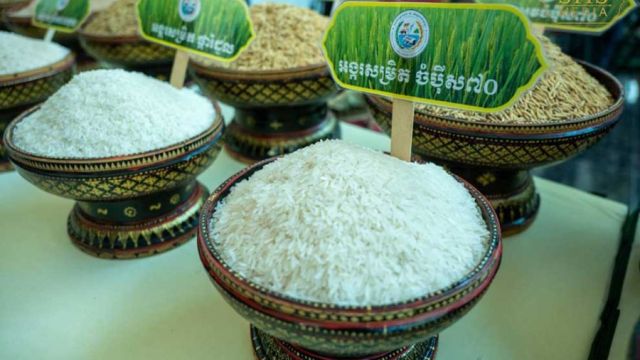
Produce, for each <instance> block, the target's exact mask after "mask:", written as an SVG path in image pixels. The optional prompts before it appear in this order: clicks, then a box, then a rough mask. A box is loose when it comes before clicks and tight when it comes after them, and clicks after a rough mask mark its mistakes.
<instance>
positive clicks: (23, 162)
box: [4, 102, 224, 174]
mask: <svg viewBox="0 0 640 360" xmlns="http://www.w3.org/2000/svg"><path fill="white" fill-rule="evenodd" d="M212 104H213V107H214V110H215V118H214V120H213V122H212V124H211V125H210V126H209V127H208V128H207V129H206V130H204V131H203V132H201V133H200V134H198V135H196V136H194V137H192V138H190V139H187V140H184V141H181V142H179V143H177V144H173V145H169V146H166V147H164V148H160V149H156V150H152V151H147V152H142V153H137V154H129V155H121V156H112V157H103V158H91V159H83V158H51V157H44V156H39V155H35V154H32V153H29V152H27V151H23V150H21V149H19V148H18V147H17V146H16V145H15V144H14V143H13V131H14V129H15V127H16V126H17V124H19V123H20V121H22V120H23V119H24V118H26V117H27V116H29V115H30V114H32V113H33V112H35V111H37V110H38V109H39V108H40V106H35V107H33V108H31V109H29V110H27V111H25V112H24V113H22V114H21V115H20V116H18V117H17V118H16V119H14V120H13V121H11V123H10V124H9V125H8V126H7V128H6V130H5V133H4V144H5V147H6V149H7V152H8V154H9V158H10V159H11V160H12V161H13V162H14V163H16V164H17V165H19V166H26V167H28V168H31V169H37V170H41V171H47V172H56V173H66V174H94V173H95V174H100V173H106V172H114V171H122V170H132V169H133V170H134V171H136V170H139V169H143V168H144V169H148V168H150V167H153V166H156V165H158V164H162V163H166V162H168V161H171V160H174V159H177V158H180V157H182V156H184V155H185V154H187V153H190V152H193V151H195V150H198V149H199V148H201V147H203V146H205V145H207V144H209V143H210V142H211V141H218V140H219V139H220V137H221V136H222V132H223V130H224V119H223V117H222V111H221V110H220V106H219V105H218V103H217V102H212Z"/></svg>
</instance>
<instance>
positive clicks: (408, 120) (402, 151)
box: [391, 99, 414, 161]
mask: <svg viewBox="0 0 640 360" xmlns="http://www.w3.org/2000/svg"><path fill="white" fill-rule="evenodd" d="M413 113H414V103H413V102H412V101H406V100H400V99H393V113H392V119H391V155H392V156H395V157H397V158H398V159H400V160H404V161H411V144H412V142H413Z"/></svg>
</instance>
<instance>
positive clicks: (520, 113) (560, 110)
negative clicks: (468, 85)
mask: <svg viewBox="0 0 640 360" xmlns="http://www.w3.org/2000/svg"><path fill="white" fill-rule="evenodd" d="M539 38H540V41H541V42H542V45H543V48H544V51H545V56H546V58H547V60H548V62H549V65H550V68H549V69H548V70H547V71H546V72H545V73H544V74H543V75H542V77H541V79H540V80H539V81H538V83H537V84H536V85H535V87H534V88H533V89H531V90H529V91H528V92H527V93H525V94H524V95H522V97H521V98H520V99H519V100H517V101H516V102H515V103H514V104H513V106H511V107H509V108H507V109H506V110H503V111H499V112H496V113H480V112H475V111H468V110H456V109H451V108H445V107H440V106H434V105H427V104H417V106H416V109H417V110H421V111H424V112H427V113H430V114H434V115H440V116H449V117H455V118H457V119H462V120H468V121H471V122H485V123H487V122H488V123H498V124H544V123H554V122H565V121H571V120H575V119H579V118H582V117H585V116H590V115H594V114H597V113H599V112H601V111H603V110H606V109H607V108H608V107H610V106H611V105H612V104H613V102H614V100H613V97H612V96H611V94H610V93H609V91H608V90H607V89H606V88H605V87H604V86H603V85H602V84H600V83H599V82H598V80H596V79H595V78H593V77H592V76H591V75H589V74H588V73H587V72H586V71H585V70H584V68H583V67H582V66H580V65H579V64H578V63H576V62H575V61H574V60H573V59H572V58H571V57H569V56H568V55H566V54H564V53H563V52H562V50H561V49H560V47H558V46H557V45H555V44H554V43H552V42H551V40H549V39H548V38H546V37H544V36H540V37H539Z"/></svg>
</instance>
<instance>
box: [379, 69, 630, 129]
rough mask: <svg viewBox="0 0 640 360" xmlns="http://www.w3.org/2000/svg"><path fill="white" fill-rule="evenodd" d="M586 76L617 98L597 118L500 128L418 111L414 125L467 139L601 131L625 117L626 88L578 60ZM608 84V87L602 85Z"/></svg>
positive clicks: (385, 105) (383, 102)
mask: <svg viewBox="0 0 640 360" xmlns="http://www.w3.org/2000/svg"><path fill="white" fill-rule="evenodd" d="M575 61H576V62H578V63H579V64H580V65H581V66H582V67H584V68H585V70H587V72H588V73H589V74H590V75H592V76H593V77H595V78H596V79H597V80H598V81H599V82H600V83H601V84H602V85H603V86H605V88H607V90H608V91H609V93H610V94H611V96H612V97H613V98H614V103H613V104H611V105H610V106H609V107H608V108H607V109H605V110H602V111H600V112H598V113H596V114H592V115H588V116H584V117H581V118H576V119H568V120H567V121H559V122H553V123H540V124H499V123H491V122H478V121H473V122H472V121H468V120H463V119H460V118H458V117H453V116H445V115H434V114H431V113H429V112H427V111H424V110H416V113H415V122H416V125H417V126H426V127H434V128H438V129H442V130H444V131H451V132H456V133H465V134H468V135H479V134H487V135H496V136H499V137H506V138H509V137H517V136H518V135H525V136H526V135H560V136H563V135H565V134H566V133H567V132H571V131H577V130H583V129H586V128H599V127H602V126H607V125H610V124H611V123H614V122H615V121H616V120H617V118H618V116H619V115H620V114H621V113H622V110H623V106H624V88H623V86H622V84H621V83H620V81H618V79H616V77H614V76H613V75H611V74H610V73H609V72H608V71H606V70H604V69H602V68H600V67H598V66H595V65H592V64H589V63H587V62H585V61H581V60H575ZM603 81H604V82H606V83H603ZM366 97H367V99H368V101H369V102H370V103H373V104H374V105H373V106H376V107H378V108H379V109H382V110H383V111H385V112H388V113H389V114H390V113H391V108H392V105H391V100H389V99H386V98H382V97H379V96H375V95H366Z"/></svg>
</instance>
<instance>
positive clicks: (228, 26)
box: [138, 0, 255, 61]
mask: <svg viewBox="0 0 640 360" xmlns="http://www.w3.org/2000/svg"><path fill="white" fill-rule="evenodd" d="M138 18H139V20H140V21H139V23H140V32H141V34H142V36H143V37H144V38H146V39H148V40H150V41H153V42H158V43H161V44H163V45H166V46H170V47H174V48H177V49H180V50H184V51H189V52H194V53H198V54H200V55H203V56H207V57H211V58H214V59H217V60H220V61H233V60H234V59H235V58H237V57H238V55H240V52H241V51H242V50H244V49H245V48H246V47H247V46H248V45H249V43H250V42H251V41H252V40H253V38H254V37H255V34H254V31H253V24H252V23H251V18H250V17H249V9H248V8H247V5H246V4H245V3H244V2H243V1H241V0H140V1H139V2H138Z"/></svg>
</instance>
